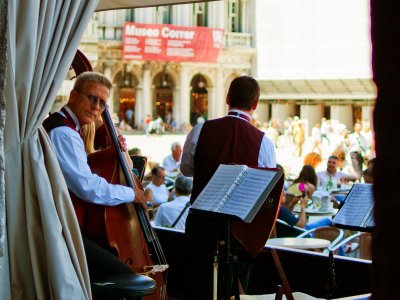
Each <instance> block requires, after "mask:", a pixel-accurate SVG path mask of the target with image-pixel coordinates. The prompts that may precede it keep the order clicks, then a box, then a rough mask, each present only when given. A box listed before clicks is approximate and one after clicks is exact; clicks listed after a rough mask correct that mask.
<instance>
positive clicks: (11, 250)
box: [0, 0, 98, 300]
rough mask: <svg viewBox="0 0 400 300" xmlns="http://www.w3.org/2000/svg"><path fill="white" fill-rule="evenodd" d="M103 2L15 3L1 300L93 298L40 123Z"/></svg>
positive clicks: (10, 52) (76, 229)
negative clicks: (6, 276) (5, 268)
mask: <svg viewBox="0 0 400 300" xmlns="http://www.w3.org/2000/svg"><path fill="white" fill-rule="evenodd" d="M97 2H98V1H97V0H86V1H73V0H70V1H66V0H63V1H59V0H57V1H56V0H41V1H23V0H9V1H8V15H9V26H8V31H7V35H8V44H7V55H8V61H7V71H6V87H5V99H6V115H7V117H6V122H5V130H4V142H5V148H4V157H5V176H4V180H5V205H6V217H7V218H6V222H7V223H6V224H7V231H6V233H7V243H8V248H7V249H5V250H7V251H6V253H7V252H8V256H7V257H6V255H5V256H4V259H5V260H6V261H7V262H8V263H9V280H8V281H9V282H8V284H4V286H9V289H10V291H11V295H10V296H7V291H6V290H3V291H1V290H0V298H1V299H13V300H14V299H24V300H25V299H91V292H90V283H89V276H88V271H87V266H86V261H85V256H84V250H83V245H82V241H81V236H80V231H79V227H78V223H77V221H76V217H75V213H74V210H73V207H72V204H71V200H70V198H69V194H68V190H67V187H66V184H65V181H64V178H63V176H62V173H61V170H60V168H59V165H58V161H57V158H56V156H55V154H54V151H53V149H52V146H51V143H50V140H49V139H48V137H47V134H46V133H45V131H44V130H43V128H42V127H41V124H42V122H43V120H44V118H45V117H46V115H47V114H48V112H49V111H50V108H51V106H52V103H53V101H54V98H55V96H56V94H57V91H58V89H59V88H60V87H61V83H62V81H63V79H64V77H65V75H66V74H67V71H68V69H69V66H70V64H71V62H72V59H73V57H74V55H75V53H76V49H77V47H78V45H79V41H80V39H81V37H82V35H83V32H84V30H85V27H86V25H87V23H88V22H89V19H90V17H91V15H92V13H93V12H94V10H95V8H96V6H97ZM0 129H1V128H0ZM2 280H3V278H2Z"/></svg>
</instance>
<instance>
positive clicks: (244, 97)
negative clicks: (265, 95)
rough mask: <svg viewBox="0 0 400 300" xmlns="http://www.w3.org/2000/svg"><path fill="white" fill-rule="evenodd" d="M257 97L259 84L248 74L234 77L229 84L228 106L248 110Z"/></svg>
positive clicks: (258, 95)
mask: <svg viewBox="0 0 400 300" xmlns="http://www.w3.org/2000/svg"><path fill="white" fill-rule="evenodd" d="M259 97H260V86H259V85H258V82H257V80H255V79H254V78H252V77H250V76H240V77H236V78H235V79H234V80H233V81H232V82H231V85H230V86H229V91H228V98H229V106H230V107H232V108H239V109H245V110H250V109H251V108H252V106H253V103H254V102H256V101H257V100H258V98H259Z"/></svg>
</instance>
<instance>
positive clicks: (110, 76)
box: [103, 64, 119, 114]
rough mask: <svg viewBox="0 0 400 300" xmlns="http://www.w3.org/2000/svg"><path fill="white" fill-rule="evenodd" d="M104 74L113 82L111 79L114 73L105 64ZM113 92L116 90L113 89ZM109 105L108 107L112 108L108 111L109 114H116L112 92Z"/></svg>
mask: <svg viewBox="0 0 400 300" xmlns="http://www.w3.org/2000/svg"><path fill="white" fill-rule="evenodd" d="M103 74H104V76H106V77H107V78H108V79H110V80H112V79H111V78H112V71H111V68H110V66H109V65H108V64H103ZM113 84H114V82H113ZM113 90H114V88H113ZM117 101H119V99H117ZM107 104H108V106H109V107H110V108H109V109H108V110H109V112H110V114H112V113H114V112H116V111H115V110H114V108H115V107H114V106H115V105H114V92H111V94H110V99H108V101H107ZM116 113H118V112H116Z"/></svg>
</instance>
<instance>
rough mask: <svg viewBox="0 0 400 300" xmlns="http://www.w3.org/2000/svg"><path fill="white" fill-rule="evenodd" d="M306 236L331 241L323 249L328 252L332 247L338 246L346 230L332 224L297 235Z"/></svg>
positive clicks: (299, 236)
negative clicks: (331, 225)
mask: <svg viewBox="0 0 400 300" xmlns="http://www.w3.org/2000/svg"><path fill="white" fill-rule="evenodd" d="M305 237H312V238H317V239H325V240H328V241H330V242H331V243H330V244H329V246H328V247H327V248H326V249H324V250H323V253H328V252H329V250H330V249H332V248H333V247H334V246H336V245H337V244H338V243H339V242H340V241H341V240H342V239H343V237H344V230H343V229H339V228H335V227H330V226H323V227H318V228H312V229H309V230H307V231H305V232H303V233H301V234H299V235H298V236H297V238H305Z"/></svg>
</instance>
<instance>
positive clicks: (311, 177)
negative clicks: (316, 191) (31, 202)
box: [293, 165, 318, 186]
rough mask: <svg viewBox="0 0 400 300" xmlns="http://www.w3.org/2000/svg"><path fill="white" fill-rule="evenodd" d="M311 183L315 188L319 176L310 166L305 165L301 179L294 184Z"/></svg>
mask: <svg viewBox="0 0 400 300" xmlns="http://www.w3.org/2000/svg"><path fill="white" fill-rule="evenodd" d="M300 182H309V183H311V184H313V185H314V186H317V183H318V176H317V173H316V172H315V169H314V168H313V167H312V166H310V165H304V166H303V168H302V169H301V171H300V174H299V177H297V178H296V179H295V180H294V181H293V183H300Z"/></svg>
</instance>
